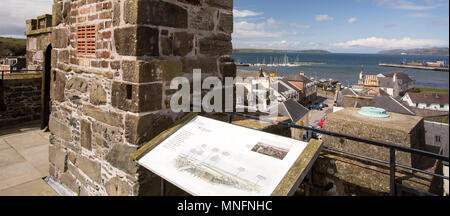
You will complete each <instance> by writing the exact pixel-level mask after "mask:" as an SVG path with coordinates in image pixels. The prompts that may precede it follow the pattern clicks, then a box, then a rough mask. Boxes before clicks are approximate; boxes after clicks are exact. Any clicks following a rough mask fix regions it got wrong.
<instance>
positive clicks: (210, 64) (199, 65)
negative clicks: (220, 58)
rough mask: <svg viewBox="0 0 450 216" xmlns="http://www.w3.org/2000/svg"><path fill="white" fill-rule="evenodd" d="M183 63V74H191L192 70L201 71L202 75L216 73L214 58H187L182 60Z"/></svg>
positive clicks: (215, 60)
mask: <svg viewBox="0 0 450 216" xmlns="http://www.w3.org/2000/svg"><path fill="white" fill-rule="evenodd" d="M181 61H182V63H183V73H189V74H192V72H193V69H201V70H202V73H211V74H216V73H217V59H216V58H209V57H205V58H200V57H189V58H182V59H181Z"/></svg>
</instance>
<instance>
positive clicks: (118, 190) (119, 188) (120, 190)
mask: <svg viewBox="0 0 450 216" xmlns="http://www.w3.org/2000/svg"><path fill="white" fill-rule="evenodd" d="M105 187H106V192H107V193H108V195H109V196H130V195H132V194H133V193H134V191H133V188H132V187H131V186H130V185H129V184H128V183H127V182H126V181H123V180H121V179H120V178H119V177H117V176H116V177H114V178H112V179H111V180H109V181H108V182H106V185H105Z"/></svg>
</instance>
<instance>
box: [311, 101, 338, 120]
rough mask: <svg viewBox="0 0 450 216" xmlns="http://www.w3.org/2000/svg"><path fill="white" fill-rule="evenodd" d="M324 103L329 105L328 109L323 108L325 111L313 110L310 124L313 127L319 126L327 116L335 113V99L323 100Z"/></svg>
mask: <svg viewBox="0 0 450 216" xmlns="http://www.w3.org/2000/svg"><path fill="white" fill-rule="evenodd" d="M323 99H324V101H323V103H325V104H328V107H325V108H323V110H311V118H310V119H309V123H310V124H311V125H313V126H317V124H318V123H320V121H321V120H322V118H323V117H324V116H325V114H328V113H331V112H332V111H333V102H334V101H333V99H327V98H323Z"/></svg>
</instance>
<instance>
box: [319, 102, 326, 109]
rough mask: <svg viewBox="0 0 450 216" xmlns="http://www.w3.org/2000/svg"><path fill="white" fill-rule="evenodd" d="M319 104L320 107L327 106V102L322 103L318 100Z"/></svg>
mask: <svg viewBox="0 0 450 216" xmlns="http://www.w3.org/2000/svg"><path fill="white" fill-rule="evenodd" d="M318 105H319V106H321V107H322V108H325V107H328V104H326V103H324V102H320V103H318Z"/></svg>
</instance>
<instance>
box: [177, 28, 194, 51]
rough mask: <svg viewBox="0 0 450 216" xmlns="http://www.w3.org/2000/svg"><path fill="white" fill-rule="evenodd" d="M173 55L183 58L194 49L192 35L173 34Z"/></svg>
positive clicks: (185, 33)
mask: <svg viewBox="0 0 450 216" xmlns="http://www.w3.org/2000/svg"><path fill="white" fill-rule="evenodd" d="M172 48H173V54H174V55H175V56H181V57H184V56H186V55H187V54H189V53H190V52H191V51H192V48H194V35H193V34H190V33H187V32H176V33H174V40H173V46H172Z"/></svg>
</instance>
